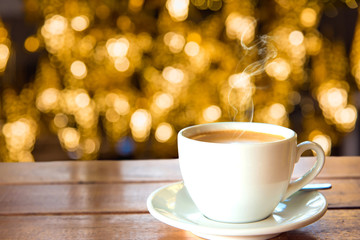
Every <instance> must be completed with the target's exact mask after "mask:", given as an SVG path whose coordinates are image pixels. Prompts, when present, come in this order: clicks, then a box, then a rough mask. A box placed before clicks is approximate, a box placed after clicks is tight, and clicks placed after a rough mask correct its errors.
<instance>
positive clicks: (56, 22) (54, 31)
mask: <svg viewBox="0 0 360 240" xmlns="http://www.w3.org/2000/svg"><path fill="white" fill-rule="evenodd" d="M67 25H68V21H67V20H66V18H65V17H63V16H61V15H54V16H52V17H50V18H48V19H46V20H45V23H44V26H43V28H42V29H41V34H42V35H43V36H44V37H51V36H56V35H61V34H64V33H65V31H66V29H67Z"/></svg>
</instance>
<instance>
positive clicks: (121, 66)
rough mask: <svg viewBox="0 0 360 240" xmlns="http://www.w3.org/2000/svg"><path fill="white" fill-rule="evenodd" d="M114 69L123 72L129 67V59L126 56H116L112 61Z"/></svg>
mask: <svg viewBox="0 0 360 240" xmlns="http://www.w3.org/2000/svg"><path fill="white" fill-rule="evenodd" d="M114 66H115V69H116V70H118V71H119V72H125V71H127V70H128V69H129V67H130V61H129V59H128V58H127V57H121V58H117V59H116V60H115V62H114Z"/></svg>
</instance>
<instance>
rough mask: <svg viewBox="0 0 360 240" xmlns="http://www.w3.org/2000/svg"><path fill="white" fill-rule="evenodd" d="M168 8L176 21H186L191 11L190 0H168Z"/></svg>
mask: <svg viewBox="0 0 360 240" xmlns="http://www.w3.org/2000/svg"><path fill="white" fill-rule="evenodd" d="M166 8H167V10H168V11H169V15H170V16H171V18H172V19H173V20H174V21H177V22H180V21H184V20H185V19H186V18H187V17H188V13H189V0H167V1H166Z"/></svg>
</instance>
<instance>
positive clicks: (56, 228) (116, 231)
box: [0, 210, 360, 240]
mask: <svg viewBox="0 0 360 240" xmlns="http://www.w3.org/2000/svg"><path fill="white" fill-rule="evenodd" d="M359 214H360V210H353V211H348V210H332V211H328V212H327V213H326V214H325V215H324V216H323V217H322V218H321V219H320V220H318V221H317V222H315V223H313V224H311V225H308V226H306V227H304V228H301V229H298V230H293V231H290V232H287V233H283V234H281V235H280V236H278V237H276V238H274V239H276V240H285V239H292V240H298V239H299V240H300V239H301V240H314V239H357V237H358V236H360V228H359V226H360V218H359V217H358V216H359ZM0 236H1V239H2V240H13V239H26V240H60V239H61V240H62V239H67V240H72V239H74V240H85V239H86V240H93V239H109V240H112V239H114V240H115V239H116V240H120V239H121V240H134V239H137V240H156V239H160V240H165V239H179V240H182V239H187V240H189V239H198V240H199V239H200V238H198V237H196V236H195V235H193V234H192V233H190V232H187V231H183V230H181V229H177V228H174V227H171V226H168V225H166V224H164V223H162V222H159V221H158V220H156V219H155V218H153V217H152V216H150V215H149V214H126V215H112V214H99V215H66V216H0ZM356 236H357V237H356Z"/></svg>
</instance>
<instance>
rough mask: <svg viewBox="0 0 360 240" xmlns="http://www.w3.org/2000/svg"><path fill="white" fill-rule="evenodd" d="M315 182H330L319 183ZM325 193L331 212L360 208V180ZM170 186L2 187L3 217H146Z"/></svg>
mask: <svg viewBox="0 0 360 240" xmlns="http://www.w3.org/2000/svg"><path fill="white" fill-rule="evenodd" d="M315 182H328V180H323V179H320V180H317V181H315ZM330 182H331V184H332V185H333V188H332V189H331V190H324V191H321V192H322V193H323V194H324V196H325V197H326V199H327V201H328V203H329V208H356V207H359V206H360V194H359V192H360V179H334V180H331V181H330ZM167 184H169V183H167V182H164V183H111V184H110V183H109V184H104V183H96V184H51V185H49V184H45V185H39V184H37V185H1V186H0V215H14V214H20V215H21V214H24V215H29V214H37V215H39V214H67V213H73V214H81V213H88V214H90V213H135V212H139V213H143V212H147V207H146V199H147V197H148V196H149V195H150V193H151V192H153V191H154V190H156V189H157V188H159V187H162V186H165V185H167Z"/></svg>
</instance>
